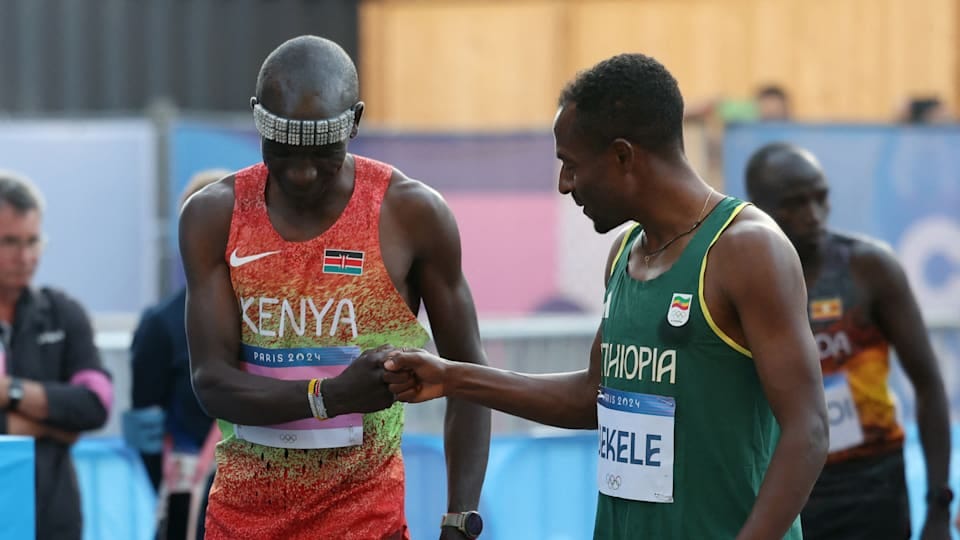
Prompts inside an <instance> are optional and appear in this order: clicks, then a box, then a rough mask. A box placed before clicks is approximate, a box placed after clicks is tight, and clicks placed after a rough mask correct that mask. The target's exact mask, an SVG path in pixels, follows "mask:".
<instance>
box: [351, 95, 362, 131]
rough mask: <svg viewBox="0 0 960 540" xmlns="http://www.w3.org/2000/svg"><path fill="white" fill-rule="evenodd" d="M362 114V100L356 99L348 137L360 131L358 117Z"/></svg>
mask: <svg viewBox="0 0 960 540" xmlns="http://www.w3.org/2000/svg"><path fill="white" fill-rule="evenodd" d="M361 116H363V102H362V101H358V102H357V104H356V105H354V106H353V131H351V132H350V138H351V139H352V138H354V137H356V136H357V134H358V133H360V117H361Z"/></svg>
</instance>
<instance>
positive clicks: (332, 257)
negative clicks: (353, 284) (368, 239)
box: [323, 249, 363, 276]
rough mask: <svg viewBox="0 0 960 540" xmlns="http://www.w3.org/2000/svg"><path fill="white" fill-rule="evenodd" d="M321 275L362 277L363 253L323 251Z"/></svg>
mask: <svg viewBox="0 0 960 540" xmlns="http://www.w3.org/2000/svg"><path fill="white" fill-rule="evenodd" d="M323 273H324V274H346V275H348V276H360V275H363V252H362V251H346V250H342V249H325V250H323Z"/></svg>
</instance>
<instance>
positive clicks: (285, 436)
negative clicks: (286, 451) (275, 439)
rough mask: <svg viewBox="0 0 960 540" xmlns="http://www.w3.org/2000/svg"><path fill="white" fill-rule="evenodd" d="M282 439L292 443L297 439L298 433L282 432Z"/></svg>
mask: <svg viewBox="0 0 960 540" xmlns="http://www.w3.org/2000/svg"><path fill="white" fill-rule="evenodd" d="M280 440H281V441H283V442H285V443H292V442H296V441H297V435H296V434H295V433H281V434H280Z"/></svg>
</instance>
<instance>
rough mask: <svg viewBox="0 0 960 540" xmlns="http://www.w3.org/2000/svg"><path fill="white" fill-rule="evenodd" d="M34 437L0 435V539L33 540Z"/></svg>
mask: <svg viewBox="0 0 960 540" xmlns="http://www.w3.org/2000/svg"><path fill="white" fill-rule="evenodd" d="M34 474H35V473H34V461H33V438H32V437H22V436H17V435H0V478H3V488H0V538H33V537H34V536H35V528H36V517H35V514H34V499H35V493H36V490H35V486H34Z"/></svg>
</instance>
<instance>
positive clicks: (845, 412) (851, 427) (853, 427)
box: [823, 373, 863, 453]
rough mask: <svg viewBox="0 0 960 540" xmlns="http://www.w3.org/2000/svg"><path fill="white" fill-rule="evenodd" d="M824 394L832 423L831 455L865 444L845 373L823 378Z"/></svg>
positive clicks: (828, 416) (828, 415)
mask: <svg viewBox="0 0 960 540" xmlns="http://www.w3.org/2000/svg"><path fill="white" fill-rule="evenodd" d="M823 394H824V396H825V397H826V398H827V420H828V421H829V422H830V453H833V452H839V451H841V450H846V449H848V448H853V447H854V446H859V445H861V444H863V426H861V424H860V415H859V414H857V406H856V404H855V403H854V401H853V394H852V393H851V392H850V384H849V383H848V382H847V376H846V375H845V374H843V373H837V374H834V375H826V376H824V377H823Z"/></svg>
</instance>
